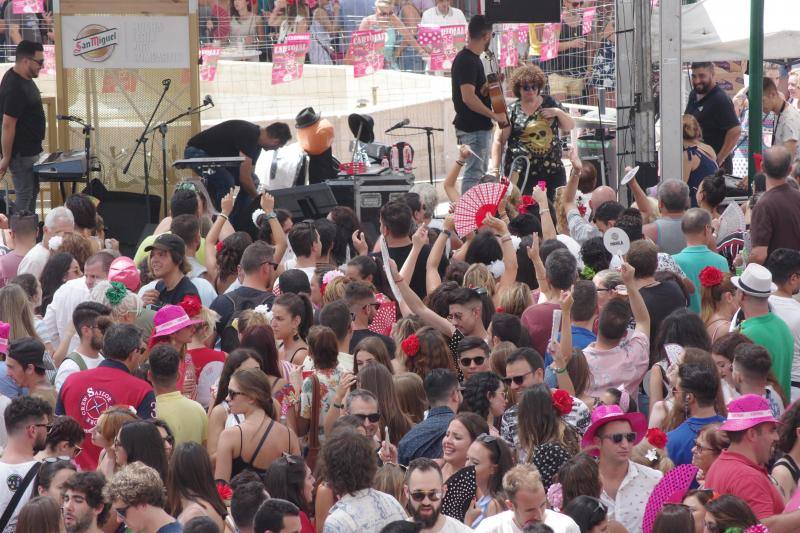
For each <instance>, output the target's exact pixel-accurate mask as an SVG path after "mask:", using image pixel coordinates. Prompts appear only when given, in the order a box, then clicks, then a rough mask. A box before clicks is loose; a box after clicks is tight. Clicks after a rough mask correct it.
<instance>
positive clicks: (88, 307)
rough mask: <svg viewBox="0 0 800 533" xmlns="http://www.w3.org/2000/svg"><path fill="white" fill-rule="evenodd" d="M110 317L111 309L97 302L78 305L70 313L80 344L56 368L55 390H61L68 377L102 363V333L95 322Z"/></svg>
mask: <svg viewBox="0 0 800 533" xmlns="http://www.w3.org/2000/svg"><path fill="white" fill-rule="evenodd" d="M110 315H111V309H109V308H108V307H106V306H105V305H103V304H101V303H97V302H83V303H80V304H78V307H76V308H75V311H73V312H72V323H73V324H74V325H75V331H76V332H78V338H79V339H80V344H78V347H77V348H76V349H75V351H74V352H71V353H70V354H69V355H67V357H66V358H64V361H63V362H62V363H61V366H59V367H58V373H57V374H56V380H55V386H56V390H61V385H63V384H64V381H66V379H67V378H68V377H69V376H70V375H72V374H74V373H75V372H79V371H81V370H86V369H88V368H97V365H99V364H100V362H101V361H103V356H102V355H101V354H100V350H102V349H103V332H102V331H101V329H100V328H99V327H98V326H97V321H98V318H100V317H101V316H105V317H107V316H110Z"/></svg>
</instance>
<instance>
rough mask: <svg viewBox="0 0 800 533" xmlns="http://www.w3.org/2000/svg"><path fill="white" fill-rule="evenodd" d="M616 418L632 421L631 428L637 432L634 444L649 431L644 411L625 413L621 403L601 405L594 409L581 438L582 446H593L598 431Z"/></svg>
mask: <svg viewBox="0 0 800 533" xmlns="http://www.w3.org/2000/svg"><path fill="white" fill-rule="evenodd" d="M616 420H626V421H627V422H628V423H630V425H631V429H632V430H633V431H634V432H635V433H636V442H634V444H638V443H639V442H640V441H641V440H642V439H643V438H644V436H645V434H646V433H647V420H646V419H645V417H644V415H643V414H642V413H623V412H622V409H620V407H619V405H599V406H598V407H596V408H595V410H594V411H592V423H591V425H590V426H589V429H587V430H586V433H585V434H584V435H583V439H581V447H582V448H587V447H589V446H591V445H592V444H593V442H592V441H593V440H594V437H595V435H596V434H597V431H598V430H599V429H600V428H601V427H603V426H604V425H606V424H608V423H609V422H614V421H616Z"/></svg>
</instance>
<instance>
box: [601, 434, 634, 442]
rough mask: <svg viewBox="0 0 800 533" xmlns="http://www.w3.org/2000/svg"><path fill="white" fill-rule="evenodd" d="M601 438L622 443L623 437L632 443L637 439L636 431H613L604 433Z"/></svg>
mask: <svg viewBox="0 0 800 533" xmlns="http://www.w3.org/2000/svg"><path fill="white" fill-rule="evenodd" d="M600 438H601V439H608V440H610V441H612V442H613V443H614V444H620V443H621V442H622V440H623V439H625V440H627V441H628V442H630V443H633V442H634V441H635V440H636V433H634V432H630V433H613V434H611V435H603V436H602V437H600Z"/></svg>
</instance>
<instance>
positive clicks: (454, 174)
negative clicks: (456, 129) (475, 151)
mask: <svg viewBox="0 0 800 533" xmlns="http://www.w3.org/2000/svg"><path fill="white" fill-rule="evenodd" d="M470 157H474V156H473V155H472V152H470V150H469V146H467V145H466V144H462V145H461V146H459V147H458V159H457V160H456V162H455V163H453V166H452V167H451V168H450V171H449V172H448V173H447V176H445V178H444V184H443V187H444V193H445V194H446V195H447V199H448V200H450V201H451V202H457V201H458V200H459V199H460V198H461V194H460V193H459V192H458V188H457V187H456V181H457V180H458V176H459V174H461V170H462V169H463V168H464V165H465V164H466V162H467V159H469V158H470Z"/></svg>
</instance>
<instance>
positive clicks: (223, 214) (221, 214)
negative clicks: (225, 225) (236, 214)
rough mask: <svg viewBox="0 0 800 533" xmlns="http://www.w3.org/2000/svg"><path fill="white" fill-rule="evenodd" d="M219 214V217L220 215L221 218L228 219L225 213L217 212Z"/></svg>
mask: <svg viewBox="0 0 800 533" xmlns="http://www.w3.org/2000/svg"><path fill="white" fill-rule="evenodd" d="M219 216H221V217H222V218H224V219H225V220H230V219H229V218H228V215H226V214H225V213H220V214H219Z"/></svg>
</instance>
